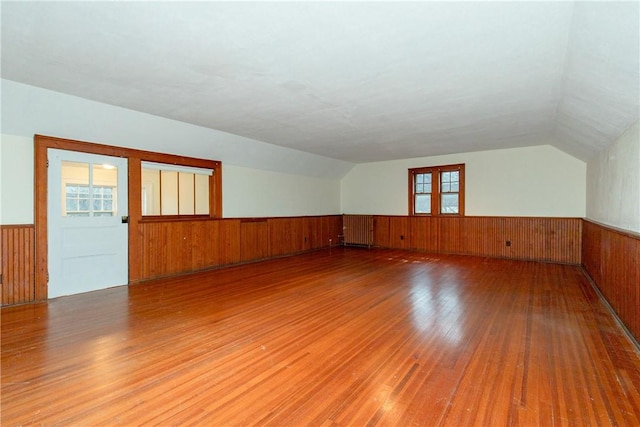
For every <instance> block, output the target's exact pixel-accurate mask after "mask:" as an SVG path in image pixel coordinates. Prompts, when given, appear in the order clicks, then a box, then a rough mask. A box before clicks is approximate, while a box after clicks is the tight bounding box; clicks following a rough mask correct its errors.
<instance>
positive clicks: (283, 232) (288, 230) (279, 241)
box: [268, 218, 304, 257]
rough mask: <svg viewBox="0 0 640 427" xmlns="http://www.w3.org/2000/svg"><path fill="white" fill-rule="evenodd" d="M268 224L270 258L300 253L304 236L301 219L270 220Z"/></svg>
mask: <svg viewBox="0 0 640 427" xmlns="http://www.w3.org/2000/svg"><path fill="white" fill-rule="evenodd" d="M268 223H269V244H270V254H271V256H274V257H275V256H281V255H286V254H295V253H298V252H302V246H303V243H304V236H303V235H302V234H303V233H302V219H301V218H270V219H269V220H268Z"/></svg>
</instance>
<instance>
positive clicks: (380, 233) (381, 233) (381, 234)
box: [373, 215, 391, 248]
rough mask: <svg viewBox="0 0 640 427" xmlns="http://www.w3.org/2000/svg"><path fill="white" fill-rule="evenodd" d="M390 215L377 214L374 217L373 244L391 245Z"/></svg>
mask: <svg viewBox="0 0 640 427" xmlns="http://www.w3.org/2000/svg"><path fill="white" fill-rule="evenodd" d="M389 218H390V217H388V216H382V215H376V216H374V217H373V244H374V245H376V246H380V247H382V248H389V247H391V243H390V239H389Z"/></svg>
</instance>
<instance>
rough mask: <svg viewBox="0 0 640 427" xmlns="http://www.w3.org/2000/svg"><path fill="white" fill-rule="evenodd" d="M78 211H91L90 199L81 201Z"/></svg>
mask: <svg viewBox="0 0 640 427" xmlns="http://www.w3.org/2000/svg"><path fill="white" fill-rule="evenodd" d="M78 210H80V211H88V210H89V199H80V200H79V205H78Z"/></svg>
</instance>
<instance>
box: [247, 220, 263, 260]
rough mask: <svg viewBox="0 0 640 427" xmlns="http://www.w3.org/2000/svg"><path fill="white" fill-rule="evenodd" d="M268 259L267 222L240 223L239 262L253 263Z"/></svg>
mask: <svg viewBox="0 0 640 427" xmlns="http://www.w3.org/2000/svg"><path fill="white" fill-rule="evenodd" d="M268 257H269V225H268V223H267V220H251V221H249V220H243V221H241V222H240V260H241V261H253V260H257V259H264V258H268Z"/></svg>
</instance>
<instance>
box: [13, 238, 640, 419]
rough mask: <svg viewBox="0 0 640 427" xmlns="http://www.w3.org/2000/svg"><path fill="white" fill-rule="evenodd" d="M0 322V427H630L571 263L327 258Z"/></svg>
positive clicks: (604, 327)
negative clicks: (26, 426) (581, 426)
mask: <svg viewBox="0 0 640 427" xmlns="http://www.w3.org/2000/svg"><path fill="white" fill-rule="evenodd" d="M1 314H2V390H1V391H2V398H1V399H2V400H1V404H2V416H1V422H2V425H3V426H14V425H46V426H53V425H56V426H68V425H77V426H90V425H123V426H132V425H203V426H227V425H274V426H275V425H277V426H298V425H314V426H315V425H318V426H320V425H322V426H346V425H349V426H376V425H377V426H385V425H397V426H462V425H478V426H508V425H522V426H533V425H543V426H551V425H577V426H579V425H619V426H622V425H629V426H634V425H635V426H637V425H640V357H639V355H638V352H637V351H636V349H635V348H634V347H633V346H632V344H631V343H630V341H629V340H628V339H627V337H626V336H625V335H624V334H623V333H622V331H621V329H620V328H619V326H618V325H617V324H616V323H615V321H614V320H613V318H612V317H611V316H610V314H609V313H608V312H607V311H606V309H605V308H604V306H603V304H602V303H601V301H600V300H599V299H598V297H597V296H596V294H595V293H594V291H593V289H592V288H591V287H590V285H589V283H588V282H587V280H586V279H585V277H584V275H583V274H582V272H581V270H580V269H579V268H578V267H575V266H568V265H554V264H543V263H535V262H523V261H508V260H499V259H489V258H480V257H470V256H468V257H465V256H446V255H433V254H424V253H410V252H403V251H391V250H367V249H355V248H334V249H331V250H323V251H319V252H314V253H309V254H304V255H300V256H295V257H288V258H282V259H276V260H271V261H267V262H261V263H255V264H250V265H244V266H238V267H232V268H226V269H221V270H216V271H211V272H207V273H200V274H196V275H190V276H186V277H177V278H172V279H167V280H162V281H156V282H153V283H146V284H139V285H134V286H130V287H119V288H112V289H107V290H103V291H97V292H91V293H86V294H82V295H76V296H71V297H63V298H58V299H55V300H51V301H49V302H48V303H39V304H28V305H22V306H16V307H8V308H3V309H2V313H1Z"/></svg>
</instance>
